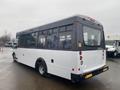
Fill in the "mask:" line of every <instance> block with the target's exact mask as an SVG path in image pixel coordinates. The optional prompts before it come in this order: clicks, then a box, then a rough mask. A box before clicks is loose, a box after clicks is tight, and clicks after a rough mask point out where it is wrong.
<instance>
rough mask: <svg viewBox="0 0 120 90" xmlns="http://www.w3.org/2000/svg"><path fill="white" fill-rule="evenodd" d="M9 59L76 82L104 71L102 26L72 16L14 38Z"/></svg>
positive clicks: (104, 52) (94, 21)
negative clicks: (15, 46) (16, 44)
mask: <svg viewBox="0 0 120 90" xmlns="http://www.w3.org/2000/svg"><path fill="white" fill-rule="evenodd" d="M16 38H17V40H18V46H17V48H15V50H14V52H13V54H12V55H13V59H14V61H17V62H19V63H22V64H25V65H28V66H30V67H33V68H35V69H37V70H38V72H39V73H40V75H42V76H44V75H46V74H47V73H49V74H53V75H56V76H59V77H62V78H65V79H69V80H71V81H74V82H77V81H80V80H81V79H88V78H91V77H92V76H95V75H97V74H100V73H102V72H104V71H107V70H108V66H106V51H105V39H104V31H103V26H102V25H101V24H100V23H99V22H97V21H96V20H94V19H92V18H90V17H87V16H73V17H70V18H67V19H64V20H60V21H57V22H54V23H50V24H47V25H43V26H39V27H36V28H33V29H29V30H26V31H22V32H18V33H17V35H16Z"/></svg>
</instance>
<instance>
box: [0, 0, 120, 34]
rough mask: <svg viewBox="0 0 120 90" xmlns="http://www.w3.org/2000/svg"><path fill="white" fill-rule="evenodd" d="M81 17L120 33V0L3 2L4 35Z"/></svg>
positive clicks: (0, 31) (1, 26)
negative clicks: (76, 16)
mask: <svg viewBox="0 0 120 90" xmlns="http://www.w3.org/2000/svg"><path fill="white" fill-rule="evenodd" d="M79 14H80V15H87V16H90V17H92V18H94V19H96V20H98V21H100V22H101V23H102V24H103V25H104V30H105V33H120V1H119V0H0V36H1V35H2V34H4V33H5V31H6V32H8V33H10V34H11V35H12V36H15V33H16V32H18V31H22V30H25V29H29V28H32V27H36V26H40V25H43V24H47V23H50V22H54V21H56V20H59V19H63V18H66V17H69V16H73V15H79Z"/></svg>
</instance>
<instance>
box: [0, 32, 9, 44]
mask: <svg viewBox="0 0 120 90" xmlns="http://www.w3.org/2000/svg"><path fill="white" fill-rule="evenodd" d="M10 40H11V36H10V34H7V33H5V34H4V35H2V36H1V37H0V46H4V45H5V43H7V42H9V41H10Z"/></svg>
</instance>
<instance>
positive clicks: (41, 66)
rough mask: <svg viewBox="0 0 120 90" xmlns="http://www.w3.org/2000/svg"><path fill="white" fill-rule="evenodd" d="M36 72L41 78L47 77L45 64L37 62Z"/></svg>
mask: <svg viewBox="0 0 120 90" xmlns="http://www.w3.org/2000/svg"><path fill="white" fill-rule="evenodd" d="M38 72H39V74H40V75H41V76H46V75H47V67H46V64H45V62H39V64H38Z"/></svg>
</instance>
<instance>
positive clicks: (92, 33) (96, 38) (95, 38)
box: [83, 26, 101, 46]
mask: <svg viewBox="0 0 120 90" xmlns="http://www.w3.org/2000/svg"><path fill="white" fill-rule="evenodd" d="M83 36H84V43H85V45H87V46H100V44H101V31H100V30H97V29H94V28H91V27H87V26H84V27H83Z"/></svg>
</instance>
